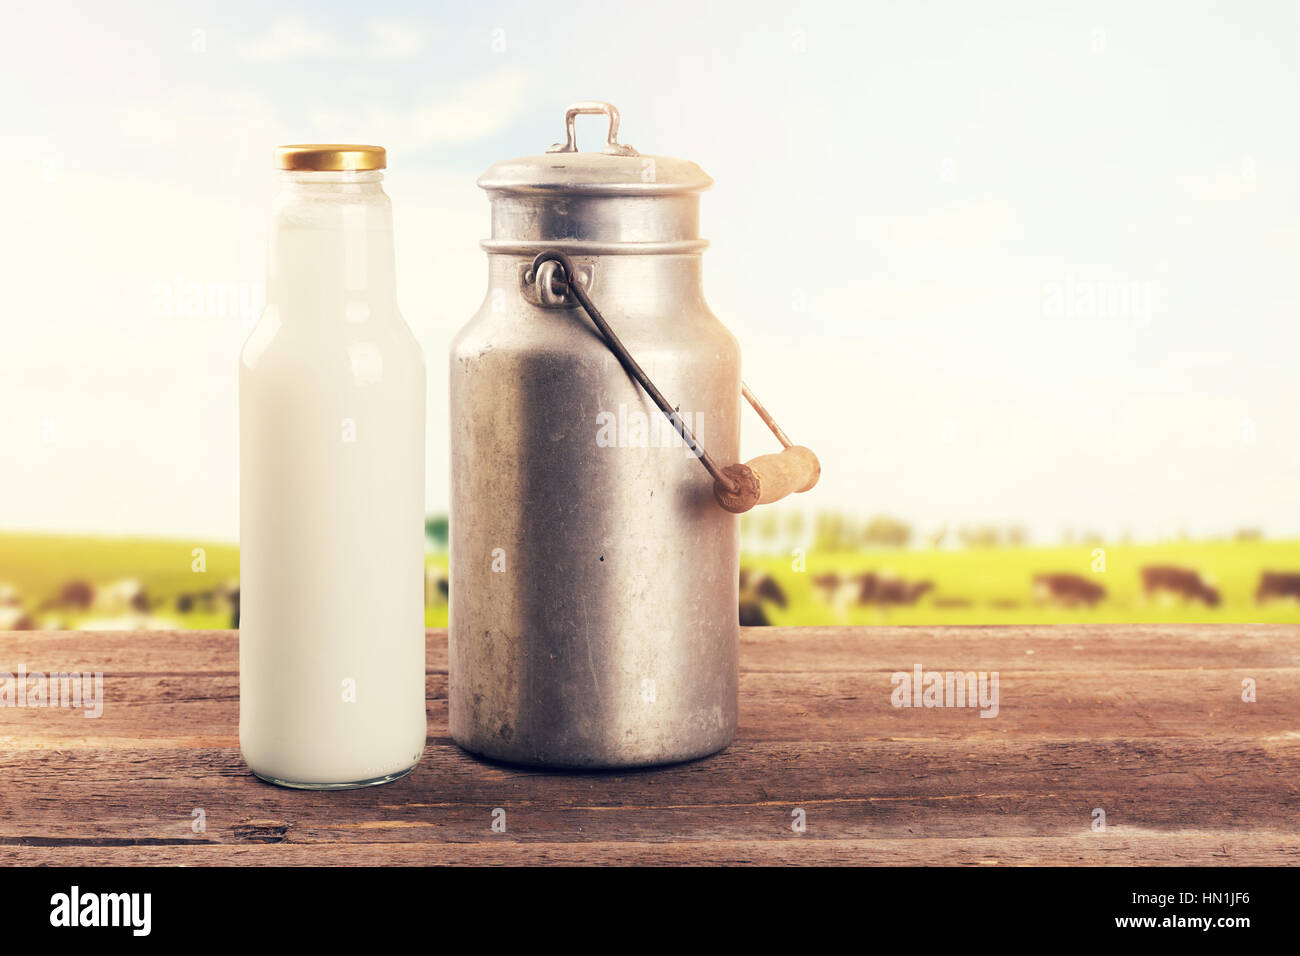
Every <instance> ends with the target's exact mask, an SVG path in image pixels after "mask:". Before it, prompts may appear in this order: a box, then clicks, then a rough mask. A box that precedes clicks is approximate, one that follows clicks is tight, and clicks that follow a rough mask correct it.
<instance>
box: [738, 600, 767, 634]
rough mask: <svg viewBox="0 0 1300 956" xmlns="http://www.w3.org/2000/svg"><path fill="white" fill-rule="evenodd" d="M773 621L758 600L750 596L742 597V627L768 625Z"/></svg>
mask: <svg viewBox="0 0 1300 956" xmlns="http://www.w3.org/2000/svg"><path fill="white" fill-rule="evenodd" d="M771 623H772V622H771V621H770V620H768V617H767V612H766V611H764V610H763V605H761V604H759V603H758V602H757V601H754V600H750V599H748V598H742V599H741V601H740V626H741V627H767V626H768V625H769V624H771Z"/></svg>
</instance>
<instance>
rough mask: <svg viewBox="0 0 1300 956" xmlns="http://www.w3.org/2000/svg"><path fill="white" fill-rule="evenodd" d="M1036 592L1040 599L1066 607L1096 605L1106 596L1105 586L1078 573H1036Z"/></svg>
mask: <svg viewBox="0 0 1300 956" xmlns="http://www.w3.org/2000/svg"><path fill="white" fill-rule="evenodd" d="M1034 592H1035V593H1036V594H1037V595H1038V598H1039V600H1042V601H1049V602H1052V603H1055V604H1063V605H1065V606H1066V607H1077V606H1078V605H1080V604H1086V605H1087V606H1088V607H1095V606H1096V605H1097V603H1098V602H1100V601H1101V600H1102V598H1104V597H1105V596H1106V589H1105V588H1104V587H1102V586H1101V585H1100V584H1098V583H1097V582H1096V581H1089V580H1088V579H1087V578H1085V577H1081V576H1080V575H1078V574H1036V575H1034Z"/></svg>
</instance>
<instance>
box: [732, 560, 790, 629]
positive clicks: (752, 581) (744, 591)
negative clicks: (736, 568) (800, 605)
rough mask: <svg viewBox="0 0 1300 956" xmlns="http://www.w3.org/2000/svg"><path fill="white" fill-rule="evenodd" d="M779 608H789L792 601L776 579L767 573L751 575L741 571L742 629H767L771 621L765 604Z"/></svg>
mask: <svg viewBox="0 0 1300 956" xmlns="http://www.w3.org/2000/svg"><path fill="white" fill-rule="evenodd" d="M765 601H766V602H769V603H771V604H775V605H776V606H777V607H788V606H789V604H790V601H789V599H788V598H786V596H785V591H784V590H783V589H782V587H781V585H780V584H779V583H778V582H777V580H776V578H774V577H772V575H770V574H768V573H767V572H766V571H759V572H757V573H751V572H750V570H749V568H741V570H740V624H741V626H742V627H766V626H767V625H768V624H770V623H771V621H770V620H769V619H768V616H767V612H766V611H765V610H763V602H765Z"/></svg>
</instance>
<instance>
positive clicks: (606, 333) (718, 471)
mask: <svg viewBox="0 0 1300 956" xmlns="http://www.w3.org/2000/svg"><path fill="white" fill-rule="evenodd" d="M578 105H582V104H578ZM570 109H573V107H570ZM611 109H612V107H611ZM617 123H618V120H617V111H615V114H614V126H615V127H617ZM610 136H611V139H612V138H613V134H612V133H611V134H610ZM547 262H554V263H555V265H556V272H555V274H553V280H552V281H554V282H559V283H563V284H564V285H565V286H566V287H567V288H566V289H565V291H566V292H569V293H571V294H572V295H573V297H574V298H575V299H577V300H578V303H579V304H580V305H581V306H582V308H583V311H585V312H586V313H587V315H588V316H589V317H590V318H591V321H592V322H593V323H595V326H596V328H597V330H598V331H599V332H600V334H601V336H602V337H603V338H604V339H605V344H606V345H608V346H609V350H610V351H611V352H613V353H614V356H615V357H616V358H617V359H618V360H619V362H620V363H621V364H622V366H623V368H624V369H626V370H627V373H628V374H629V375H631V376H632V377H633V378H634V379H636V381H637V382H638V383H640V385H641V387H642V388H644V389H645V390H646V394H647V395H649V396H650V397H651V398H652V399H653V400H654V403H655V404H656V405H658V406H659V410H660V411H662V412H663V413H664V415H665V416H667V418H668V421H669V422H671V423H672V426H673V427H674V428H675V429H677V433H678V434H679V435H681V436H682V440H683V441H685V442H686V445H687V447H688V448H690V449H691V450H692V451H693V452H694V453H695V455H696V457H697V458H699V460H700V464H702V465H703V466H704V468H705V470H706V471H708V473H709V474H710V475H711V476H712V477H713V497H714V498H715V499H717V502H718V504H720V505H721V506H722V507H723V508H725V509H726V510H727V511H730V512H732V513H733V514H743V513H744V512H746V511H748V510H749V509H751V508H753V507H754V505H765V504H770V503H771V502H773V501H780V500H781V499H782V498H784V497H785V496H786V495H788V494H790V493H791V492H801V491H808V490H809V489H810V488H812V487H813V485H815V484H817V479H818V478H820V477H821V463H820V462H819V461H818V460H817V456H816V455H815V454H813V452H812V450H811V449H809V448H805V447H804V446H802V445H795V444H792V443H791V441H790V439H789V438H788V437H787V436H786V434H785V432H784V431H783V430H782V429H781V426H780V425H778V424H777V423H776V421H775V420H774V419H773V418H772V416H771V415H770V414H769V413H768V411H767V409H766V408H764V407H763V405H762V403H761V402H760V401H759V400H758V398H757V397H756V396H755V395H754V393H753V392H751V391H750V390H749V386H748V385H746V384H745V383H744V382H741V384H740V390H741V394H742V395H744V396H745V400H746V401H748V402H749V404H750V405H752V406H753V407H754V411H756V412H757V413H758V417H759V418H761V419H763V421H764V422H765V423H766V424H767V427H768V428H770V429H771V430H772V433H773V434H774V435H776V437H777V440H778V441H779V442H780V443H781V445H782V446H783V447H782V449H781V451H779V452H777V453H776V454H774V455H760V456H758V457H757V458H754V459H752V460H750V461H749V462H748V463H746V464H736V465H728V466H727V467H725V468H719V467H718V466H717V463H716V462H714V460H713V458H712V457H711V456H710V455H709V453H708V452H707V451H705V450H704V447H703V446H702V445H701V444H700V443H699V440H698V439H697V438H696V437H695V436H694V435H693V434H692V433H691V430H690V429H689V428H687V427H686V422H684V421H683V420H682V416H681V415H680V414H678V412H677V410H676V409H674V408H673V406H672V405H671V404H670V403H669V401H668V399H666V398H664V396H663V393H662V392H660V391H659V389H657V388H656V387H655V384H654V382H652V381H650V376H648V375H646V373H645V370H644V369H642V368H641V366H640V365H638V364H637V361H636V359H634V358H632V354H631V353H630V352H628V350H627V346H625V345H624V344H623V342H622V340H621V339H619V337H618V336H617V335H615V334H614V330H613V329H612V328H610V325H609V323H608V322H606V321H605V317H604V316H603V315H601V314H600V310H599V309H597V308H596V305H595V303H593V302H592V301H591V297H590V296H589V295H587V290H586V289H584V288H583V287H582V283H581V282H580V281H573V282H570V281H569V277H570V276H578V275H579V272H578V270H577V268H576V267H575V266H574V265H573V261H572V260H571V259H570V258H569V257H568V256H567V255H565V254H564V253H563V252H560V251H559V250H557V249H552V250H548V251H547V252H543V253H541V254H540V255H538V256H537V258H536V259H534V260H533V268H532V276H533V277H534V279H530V280H529V281H534V280H535V279H536V277H538V276H539V275H540V271H539V270H540V268H541V266H542V264H543V263H547Z"/></svg>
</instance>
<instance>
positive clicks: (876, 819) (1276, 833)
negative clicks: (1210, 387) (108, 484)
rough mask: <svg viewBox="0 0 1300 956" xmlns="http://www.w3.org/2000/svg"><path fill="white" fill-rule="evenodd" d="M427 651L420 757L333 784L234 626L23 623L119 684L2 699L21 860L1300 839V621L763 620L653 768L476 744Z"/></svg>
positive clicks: (1149, 854) (1050, 846) (1238, 843)
mask: <svg viewBox="0 0 1300 956" xmlns="http://www.w3.org/2000/svg"><path fill="white" fill-rule="evenodd" d="M428 649H429V653H428V673H427V675H426V685H427V692H428V713H429V740H428V744H427V747H426V751H425V755H424V759H423V761H422V762H421V764H420V766H419V767H418V768H417V770H416V771H415V772H414V773H413V774H412V775H411V776H409V777H407V778H405V779H403V780H401V781H398V782H396V783H393V784H390V785H388V786H385V787H379V788H373V789H369V790H362V791H351V792H344V793H331V794H324V793H308V792H296V791H286V790H281V789H278V788H275V787H272V786H269V785H267V784H264V783H261V782H259V781H258V780H256V779H255V778H253V777H252V776H251V775H250V774H249V773H248V772H247V770H246V768H245V767H244V764H243V761H242V759H241V758H240V755H239V744H238V734H237V726H236V725H237V720H238V676H237V667H238V665H237V661H238V639H237V635H236V634H235V633H233V632H227V631H212V632H148V633H114V632H103V633H75V632H74V633H42V632H30V633H7V634H0V671H8V672H11V673H12V672H15V671H16V670H17V668H18V667H19V665H20V664H21V665H23V666H25V668H26V670H27V671H28V672H33V671H51V670H55V671H74V670H89V671H102V672H103V673H104V698H105V703H104V711H103V716H102V717H100V718H98V719H87V718H86V717H85V716H84V714H83V713H82V712H81V711H77V710H73V709H52V708H16V707H0V780H3V783H0V863H11V864H22V865H39V864H69V863H87V864H95V865H115V864H122V865H125V864H133V863H152V864H188V865H205V864H211V865H232V864H236V865H240V864H247V865H274V864H287V865H300V864H301V865H313V864H330V863H336V864H373V863H383V864H394V865H396V864H461V863H466V864H507V865H523V864H527V865H531V864H539V863H547V864H558V865H571V864H583V863H600V864H609V863H640V864H662V865H684V864H703V863H789V864H845V863H860V864H866V863H870V864H883V865H888V864H954V865H997V864H1025V863H1029V864H1071V863H1091V864H1118V863H1152V864H1206V865H1214V864H1233V865H1240V864H1246V863H1249V864H1277V865H1297V864H1300V627H1297V626H1287V625H1233V626H1222V625H1184V626H1157V625H1140V626H1123V627H1114V626H1093V625H1089V626H1062V627H1052V628H1018V627H1010V628H1007V627H998V628H994V627H979V628H754V629H749V630H747V631H745V633H744V636H743V638H742V674H741V698H742V699H741V730H740V734H739V736H738V738H737V740H736V742H735V743H734V744H733V745H732V746H731V747H730V748H728V749H727V750H726V751H724V752H723V753H722V754H719V755H717V756H715V757H712V758H709V759H706V760H702V761H696V762H693V763H689V764H682V765H678V766H674V767H666V768H661V769H656V770H641V771H632V772H592V773H551V772H539V771H531V770H524V769H519V768H514V767H509V766H506V765H502V764H495V763H488V762H484V761H481V760H477V759H475V758H473V757H470V756H469V755H467V754H465V753H463V752H461V751H460V750H459V749H458V748H457V747H456V746H455V745H454V744H453V743H452V742H451V740H450V739H449V737H448V735H447V701H446V697H447V673H446V662H447V652H446V635H445V632H442V631H431V632H430V633H429V645H428ZM917 663H919V664H921V665H922V666H923V667H925V668H926V669H927V670H961V671H969V670H984V671H992V670H996V671H998V672H999V675H1000V701H999V703H1000V707H999V713H998V716H997V717H996V718H993V719H985V718H981V717H979V715H978V712H977V711H976V710H971V709H960V708H935V709H926V708H895V707H893V706H892V705H891V702H890V692H891V689H892V686H891V682H890V675H891V674H892V673H894V672H896V671H910V670H911V669H912V667H913V665H914V664H917ZM1246 678H1250V679H1252V680H1253V681H1254V682H1255V686H1256V694H1257V700H1256V702H1254V703H1246V702H1244V701H1242V699H1241V690H1242V681H1243V680H1244V679H1246ZM497 808H501V809H504V810H505V813H506V822H507V830H506V832H505V833H494V832H492V830H491V823H492V814H493V811H494V810H495V809H497ZM1096 808H1101V809H1103V810H1104V811H1105V813H1106V822H1107V829H1106V831H1105V832H1094V831H1093V830H1092V829H1091V824H1092V821H1093V814H1094V810H1095V809H1096ZM196 809H200V810H201V811H202V814H203V820H204V823H205V826H204V828H203V829H202V831H201V832H195V830H194V828H193V826H192V824H193V822H194V819H195V818H194V811H195V810H196ZM796 809H801V810H803V811H804V813H805V814H806V819H807V830H806V832H803V833H795V832H793V831H792V829H791V821H792V813H793V812H794V811H795V810H796Z"/></svg>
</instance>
